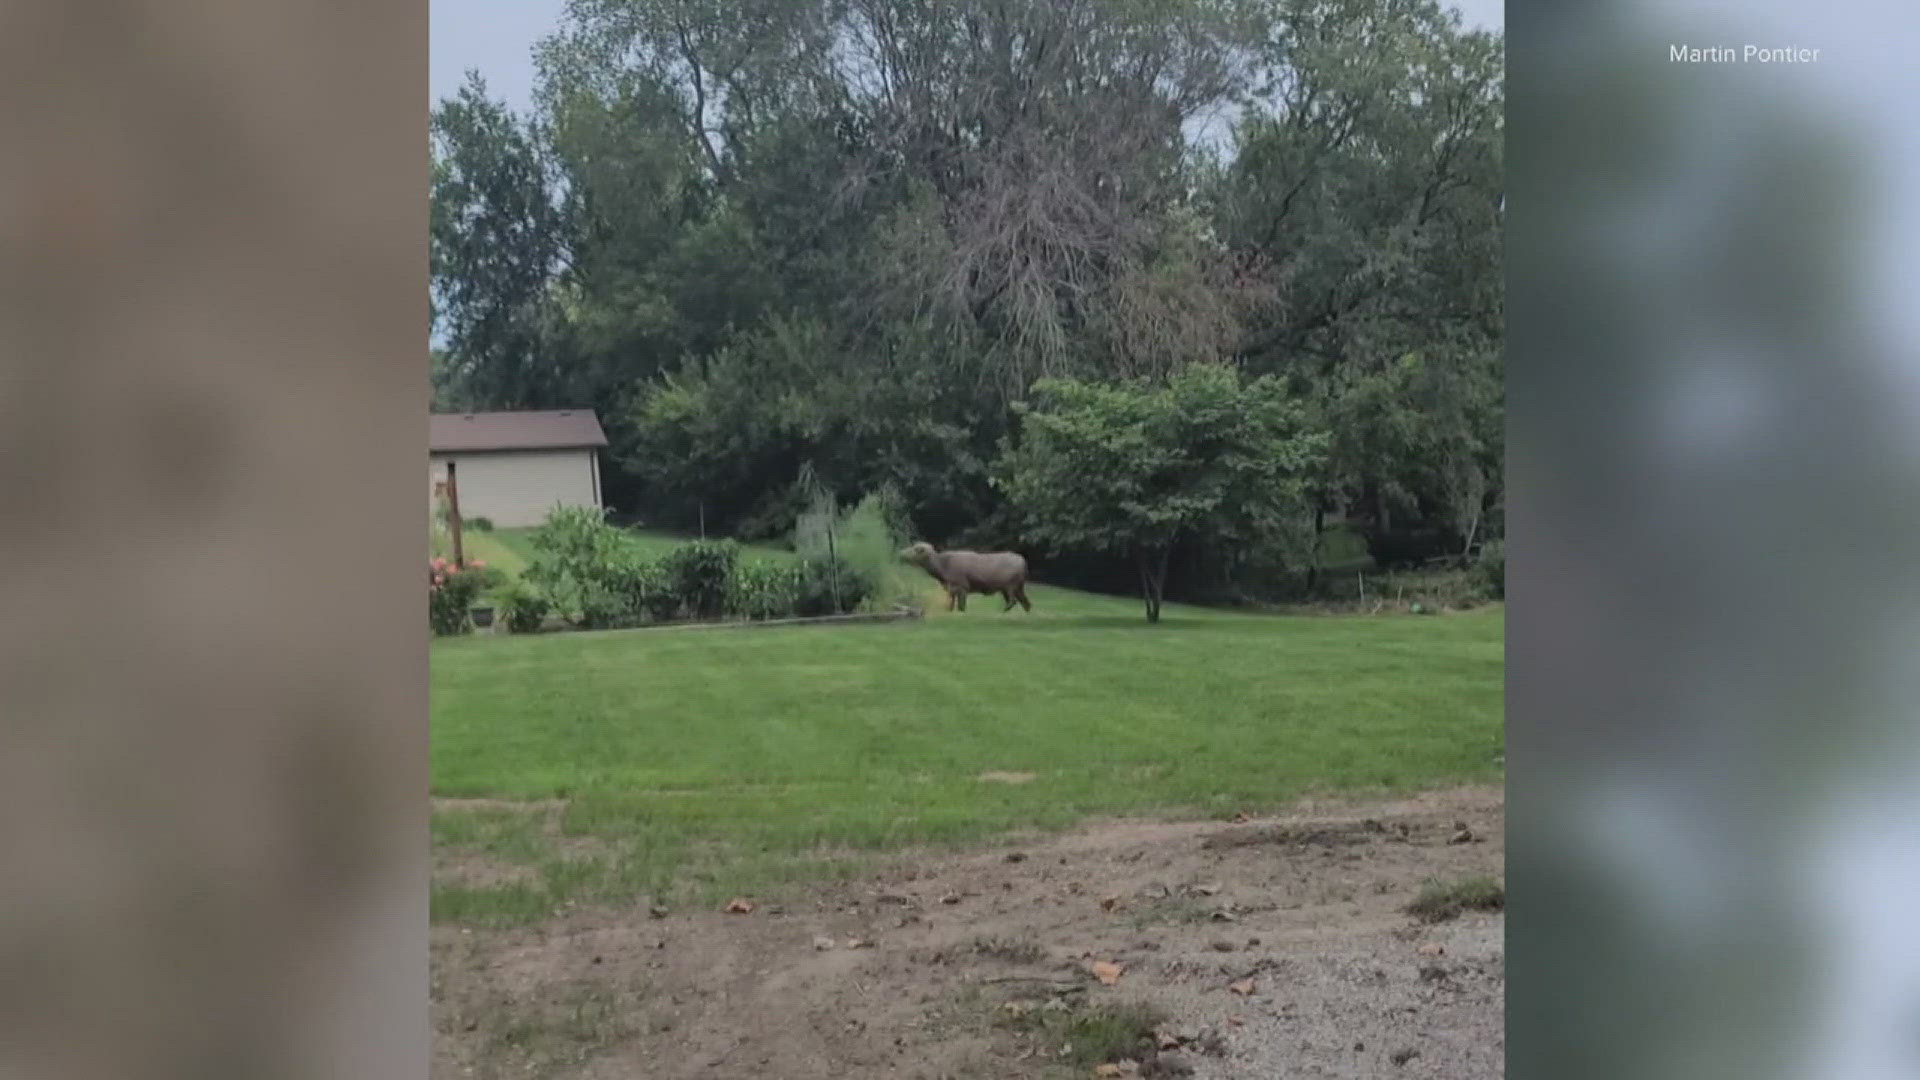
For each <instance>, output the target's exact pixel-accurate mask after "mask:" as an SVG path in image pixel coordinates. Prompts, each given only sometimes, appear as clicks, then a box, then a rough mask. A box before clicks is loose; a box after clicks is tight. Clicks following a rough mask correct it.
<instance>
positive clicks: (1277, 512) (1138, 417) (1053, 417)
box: [1000, 364, 1326, 622]
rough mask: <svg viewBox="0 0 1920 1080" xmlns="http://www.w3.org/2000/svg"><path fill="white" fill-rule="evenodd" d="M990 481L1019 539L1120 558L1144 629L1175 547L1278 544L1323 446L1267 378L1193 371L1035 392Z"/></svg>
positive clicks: (1154, 618)
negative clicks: (1136, 594)
mask: <svg viewBox="0 0 1920 1080" xmlns="http://www.w3.org/2000/svg"><path fill="white" fill-rule="evenodd" d="M1018 411H1019V412H1020V414H1021V426H1020V434H1019V442H1018V443H1017V444H1016V445H1014V446H1011V447H1010V448H1009V449H1008V450H1007V452H1006V454H1005V456H1004V458H1003V459H1002V461H1001V463H1000V477H1001V483H1002V484H1003V485H1004V489H1005V491H1006V493H1007V496H1008V498H1009V499H1010V500H1011V502H1012V503H1013V505H1014V506H1015V507H1016V508H1017V509H1018V512H1019V514H1020V519H1021V521H1022V522H1023V524H1024V531H1025V533H1026V535H1027V536H1028V537H1029V538H1030V539H1032V540H1033V541H1035V542H1037V543H1040V544H1043V545H1046V546H1048V547H1050V548H1054V549H1061V548H1066V549H1077V550H1082V551H1092V552H1107V553H1114V554H1121V555H1124V556H1126V557H1127V558H1129V559H1131V560H1132V561H1133V563H1134V565H1135V567H1136V568H1137V571H1138V573H1139V580H1140V590H1141V595H1142V597H1143V599H1144V600H1145V601H1146V608H1147V621H1149V622H1158V621H1159V619H1160V604H1161V600H1162V597H1163V596H1164V593H1165V587H1166V578H1167V567H1168V564H1169V561H1170V559H1171V557H1172V555H1173V552H1174V550H1175V549H1176V548H1178V547H1179V546H1180V545H1182V544H1183V543H1191V542H1201V543H1207V544H1211V545H1221V544H1238V545H1243V546H1247V547H1252V546H1256V545H1267V546H1270V545H1273V544H1276V543H1285V542H1286V538H1287V537H1288V536H1289V535H1290V534H1297V533H1298V531H1299V529H1300V527H1301V524H1302V522H1303V520H1304V517H1305V515H1306V513H1307V510H1308V502H1307V478H1308V476H1309V475H1310V473H1311V470H1313V469H1314V468H1315V466H1316V465H1317V464H1318V463H1319V459H1320V456H1321V455H1322V454H1323V453H1324V448H1325V445H1326V438H1325V436H1324V435H1323V434H1320V433H1317V432H1313V431H1310V430H1309V429H1308V425H1307V414H1306V412H1305V410H1304V409H1302V408H1301V407H1300V406H1299V405H1298V404H1297V403H1295V402H1293V401H1291V400H1290V399H1289V398H1288V396H1287V393H1286V390H1285V387H1284V386H1283V385H1282V384H1281V383H1280V382H1279V381H1278V380H1276V379H1273V378H1265V377H1263V378H1257V379H1253V380H1250V381H1248V380H1243V379H1242V378H1241V376H1240V375H1239V374H1238V373H1237V372H1236V371H1234V370H1233V369H1232V368H1230V367H1227V366H1225V365H1218V364H1196V365H1193V366H1190V367H1188V368H1186V369H1184V370H1182V371H1181V372H1179V373H1177V374H1175V375H1174V376H1173V377H1172V378H1171V379H1170V380H1169V381H1168V382H1166V383H1165V384H1164V385H1157V386H1156V385H1150V384H1145V383H1130V384H1100V383H1089V382H1079V381H1073V380H1043V381H1041V382H1039V383H1037V384H1036V385H1035V387H1034V396H1033V399H1032V400H1031V401H1030V402H1027V403H1022V405H1021V406H1019V409H1018Z"/></svg>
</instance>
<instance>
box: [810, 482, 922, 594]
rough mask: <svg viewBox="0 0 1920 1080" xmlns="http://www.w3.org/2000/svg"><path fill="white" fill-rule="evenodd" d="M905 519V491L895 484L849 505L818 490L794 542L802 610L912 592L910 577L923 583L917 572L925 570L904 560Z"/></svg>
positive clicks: (911, 579)
mask: <svg viewBox="0 0 1920 1080" xmlns="http://www.w3.org/2000/svg"><path fill="white" fill-rule="evenodd" d="M903 519H904V515H903V513H902V511H901V509H900V499H899V496H898V495H897V494H896V493H895V492H894V491H893V490H892V489H891V488H885V487H883V488H882V489H881V490H880V491H877V492H875V493H873V494H870V495H867V496H866V497H864V498H862V499H861V500H860V501H859V502H858V503H856V504H854V505H853V506H852V507H849V508H847V509H845V510H842V509H841V508H840V507H839V505H838V504H837V503H836V502H835V501H834V499H833V497H832V496H831V495H830V494H828V493H826V492H825V491H820V492H818V493H817V494H816V495H815V496H814V498H813V500H812V502H811V503H810V504H809V506H808V508H807V509H806V510H805V511H804V512H803V513H802V514H801V515H800V517H799V520H798V521H797V522H796V524H795V526H794V533H793V548H794V550H795V551H796V552H798V553H799V554H800V559H801V563H802V571H801V574H800V581H799V583H798V584H799V589H800V592H801V594H802V599H801V603H800V606H801V608H803V609H805V610H803V612H802V613H803V614H805V613H807V612H809V611H811V612H813V613H816V614H822V615H825V614H838V613H840V612H848V611H853V610H854V609H856V608H857V607H859V605H860V604H861V603H862V602H864V601H866V600H868V599H869V598H874V599H879V598H882V597H884V596H887V595H905V594H906V593H909V592H911V591H912V589H911V587H910V586H908V585H907V584H906V582H907V581H916V583H917V579H916V578H915V577H914V575H917V574H918V573H919V571H917V570H910V569H908V568H906V567H905V566H904V565H903V564H902V563H901V562H900V554H899V553H900V549H901V548H903V547H905V546H906V542H907V541H906V533H905V532H904V531H903V529H904V525H903V524H902V521H903ZM836 584H837V585H838V592H839V597H840V603H839V604H838V605H837V608H836V605H835V604H834V599H833V598H834V594H835V588H834V587H835V585H836Z"/></svg>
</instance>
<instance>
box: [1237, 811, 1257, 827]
mask: <svg viewBox="0 0 1920 1080" xmlns="http://www.w3.org/2000/svg"><path fill="white" fill-rule="evenodd" d="M1252 820H1253V819H1252V818H1250V817H1248V816H1247V815H1246V812H1245V811H1242V812H1240V813H1238V814H1235V815H1233V823H1234V824H1235V825H1245V824H1246V823H1247V822H1249V821H1252Z"/></svg>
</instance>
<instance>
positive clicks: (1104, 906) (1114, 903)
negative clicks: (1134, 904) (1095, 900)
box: [1100, 896, 1120, 911]
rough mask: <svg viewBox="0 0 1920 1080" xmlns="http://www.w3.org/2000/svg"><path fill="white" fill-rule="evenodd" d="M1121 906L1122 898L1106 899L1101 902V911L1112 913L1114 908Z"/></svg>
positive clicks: (1112, 897)
mask: <svg viewBox="0 0 1920 1080" xmlns="http://www.w3.org/2000/svg"><path fill="white" fill-rule="evenodd" d="M1119 906H1120V898H1119V897H1117V896H1108V897H1104V898H1103V899H1101V901H1100V910H1101V911H1112V910H1113V909H1114V908H1116V907H1119Z"/></svg>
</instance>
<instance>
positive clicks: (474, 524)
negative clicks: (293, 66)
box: [465, 517, 493, 532]
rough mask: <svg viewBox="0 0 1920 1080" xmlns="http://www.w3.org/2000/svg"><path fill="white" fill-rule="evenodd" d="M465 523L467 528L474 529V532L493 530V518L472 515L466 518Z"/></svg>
mask: <svg viewBox="0 0 1920 1080" xmlns="http://www.w3.org/2000/svg"><path fill="white" fill-rule="evenodd" d="M465 524H466V526H467V528H469V529H472V530H473V531H474V532H492V531H493V519H491V518H483V517H472V518H468V519H466V522H465Z"/></svg>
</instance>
